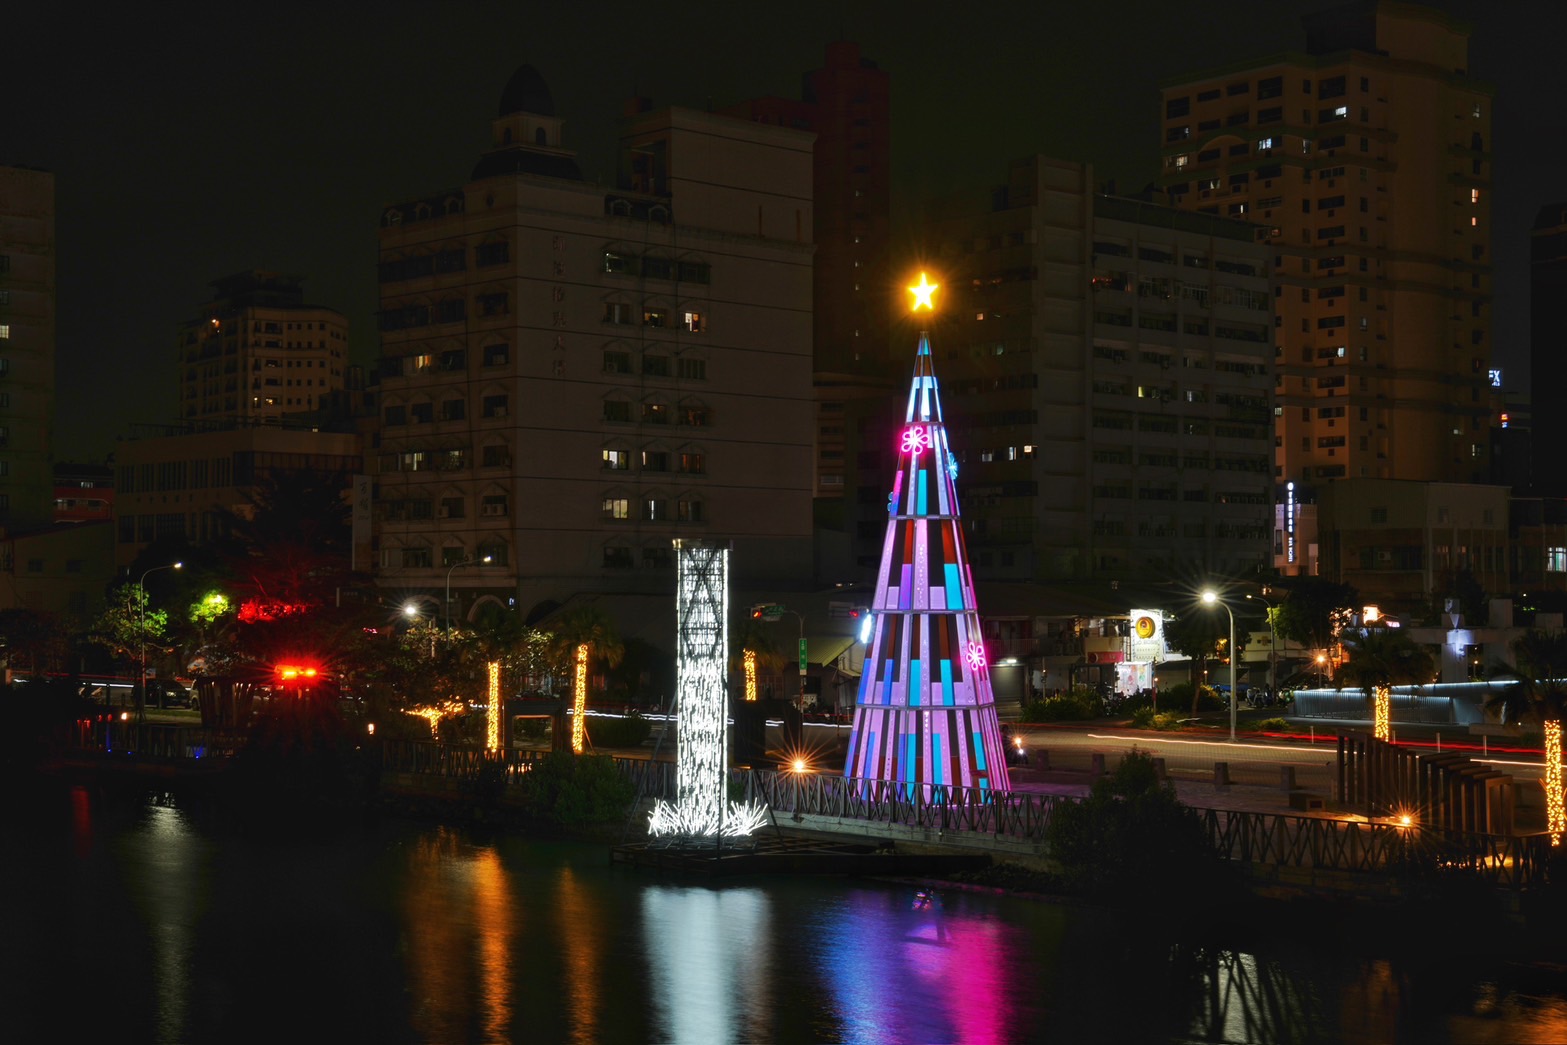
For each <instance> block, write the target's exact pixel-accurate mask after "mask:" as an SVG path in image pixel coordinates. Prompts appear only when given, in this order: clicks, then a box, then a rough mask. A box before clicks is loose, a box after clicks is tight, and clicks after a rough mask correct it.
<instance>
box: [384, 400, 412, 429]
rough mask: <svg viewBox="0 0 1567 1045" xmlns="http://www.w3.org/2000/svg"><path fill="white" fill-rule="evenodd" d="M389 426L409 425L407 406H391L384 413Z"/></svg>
mask: <svg viewBox="0 0 1567 1045" xmlns="http://www.w3.org/2000/svg"><path fill="white" fill-rule="evenodd" d="M384 416H385V418H386V423H387V425H405V424H407V423H408V408H407V407H405V406H400V405H399V406H389V407H387V408H386V411H385V413H384Z"/></svg>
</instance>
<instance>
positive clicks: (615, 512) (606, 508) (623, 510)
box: [602, 497, 631, 519]
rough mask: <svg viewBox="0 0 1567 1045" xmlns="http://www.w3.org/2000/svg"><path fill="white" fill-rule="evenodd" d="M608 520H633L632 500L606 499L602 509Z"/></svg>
mask: <svg viewBox="0 0 1567 1045" xmlns="http://www.w3.org/2000/svg"><path fill="white" fill-rule="evenodd" d="M602 514H603V516H604V518H606V519H629V518H631V500H630V498H627V497H606V498H604V504H603V508H602Z"/></svg>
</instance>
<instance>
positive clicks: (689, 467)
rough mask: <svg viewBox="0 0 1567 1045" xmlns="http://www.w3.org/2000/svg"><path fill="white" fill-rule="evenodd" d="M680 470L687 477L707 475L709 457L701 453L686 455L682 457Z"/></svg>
mask: <svg viewBox="0 0 1567 1045" xmlns="http://www.w3.org/2000/svg"><path fill="white" fill-rule="evenodd" d="M680 470H681V471H682V472H685V473H686V474H687V475H706V474H707V455H706V454H700V453H684V454H681V455H680Z"/></svg>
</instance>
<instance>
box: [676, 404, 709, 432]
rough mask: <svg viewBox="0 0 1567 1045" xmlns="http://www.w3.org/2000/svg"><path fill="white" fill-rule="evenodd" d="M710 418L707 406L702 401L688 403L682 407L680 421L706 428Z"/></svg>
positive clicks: (695, 426)
mask: <svg viewBox="0 0 1567 1045" xmlns="http://www.w3.org/2000/svg"><path fill="white" fill-rule="evenodd" d="M709 420H710V415H709V414H708V412H707V407H705V406H703V405H701V404H700V403H694V404H687V405H686V406H682V407H681V408H680V423H681V424H683V425H688V426H690V427H692V428H705V427H706V426H707V423H708V421H709Z"/></svg>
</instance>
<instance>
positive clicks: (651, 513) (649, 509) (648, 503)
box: [642, 497, 669, 522]
mask: <svg viewBox="0 0 1567 1045" xmlns="http://www.w3.org/2000/svg"><path fill="white" fill-rule="evenodd" d="M668 518H669V502H668V501H666V500H664V499H663V498H662V497H647V498H644V499H643V501H642V520H643V521H644V522H663V521H665V520H666V519H668Z"/></svg>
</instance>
